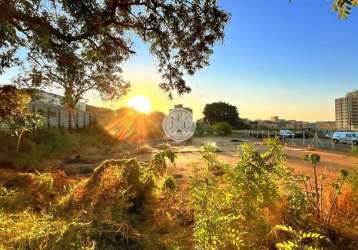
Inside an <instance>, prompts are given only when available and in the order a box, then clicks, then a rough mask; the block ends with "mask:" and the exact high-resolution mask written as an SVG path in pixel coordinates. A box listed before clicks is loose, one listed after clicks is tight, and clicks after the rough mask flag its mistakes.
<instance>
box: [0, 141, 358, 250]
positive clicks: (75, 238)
mask: <svg viewBox="0 0 358 250" xmlns="http://www.w3.org/2000/svg"><path fill="white" fill-rule="evenodd" d="M265 143H266V149H265V150H258V149H257V148H256V147H255V146H253V145H251V144H242V145H241V146H240V148H239V154H240V158H239V161H238V163H237V164H235V165H234V166H231V165H229V164H227V163H225V162H222V161H220V160H219V158H218V155H217V153H218V149H217V148H216V145H215V144H213V143H212V144H208V145H205V146H204V147H203V148H202V152H201V155H202V160H203V161H202V162H201V163H198V164H197V165H195V166H193V167H194V168H195V174H194V178H193V181H192V183H191V186H189V187H188V191H189V193H186V192H185V191H184V190H183V189H182V187H180V186H179V185H178V183H177V177H176V176H174V175H173V176H172V175H170V174H169V172H172V170H174V168H175V165H174V163H175V159H176V155H175V154H174V153H173V152H172V151H171V150H170V148H169V147H162V149H161V150H160V151H158V152H156V153H155V154H154V155H153V156H152V158H151V159H150V160H148V161H140V160H138V159H136V158H129V159H117V160H106V161H104V162H102V163H101V164H100V165H99V166H98V167H97V168H96V169H95V170H94V172H93V174H92V175H90V176H89V177H87V178H82V179H81V180H73V179H71V178H68V177H66V176H63V175H60V174H54V173H39V172H35V173H19V172H16V171H13V172H12V173H8V172H4V173H2V174H0V177H1V178H0V186H1V191H0V207H1V211H0V239H1V240H0V248H1V247H2V248H5V249H11V248H15V249H213V250H215V249H355V246H357V244H358V242H357V232H358V228H357V211H358V210H357V209H358V207H357V204H358V203H357V197H358V196H357V194H358V174H357V172H352V173H348V172H346V171H342V172H341V176H339V177H337V180H335V181H334V180H333V181H329V182H328V181H325V179H324V178H321V177H320V176H318V175H317V173H318V172H317V171H316V170H317V168H319V167H320V166H319V160H320V157H319V156H318V155H316V154H314V155H308V156H307V157H305V159H306V160H307V161H308V162H310V163H311V165H312V174H311V175H310V177H308V176H302V175H297V174H295V172H294V171H292V169H290V168H289V167H288V166H286V156H285V153H284V151H283V149H282V147H281V145H280V144H279V143H278V142H277V141H275V140H271V139H270V140H267V141H266V142H265ZM168 170H170V171H168ZM311 179H312V181H311ZM315 179H317V180H316V181H315ZM326 182H327V183H326Z"/></svg>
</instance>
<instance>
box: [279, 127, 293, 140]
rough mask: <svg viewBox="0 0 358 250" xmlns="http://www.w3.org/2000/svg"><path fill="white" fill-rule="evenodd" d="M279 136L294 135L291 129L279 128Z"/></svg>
mask: <svg viewBox="0 0 358 250" xmlns="http://www.w3.org/2000/svg"><path fill="white" fill-rule="evenodd" d="M280 137H281V138H288V137H290V138H292V137H295V133H293V132H292V131H291V130H288V129H281V130H280Z"/></svg>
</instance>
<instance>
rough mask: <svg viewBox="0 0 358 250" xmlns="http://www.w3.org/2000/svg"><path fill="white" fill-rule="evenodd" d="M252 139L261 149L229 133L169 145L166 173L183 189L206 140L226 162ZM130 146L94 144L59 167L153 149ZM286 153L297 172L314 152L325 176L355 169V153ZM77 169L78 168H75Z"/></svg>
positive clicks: (87, 166) (308, 170)
mask: <svg viewBox="0 0 358 250" xmlns="http://www.w3.org/2000/svg"><path fill="white" fill-rule="evenodd" d="M245 142H248V143H253V144H254V145H255V146H256V147H257V148H258V149H259V150H264V148H265V147H264V146H263V144H262V142H258V141H237V140H235V139H234V138H233V137H211V138H208V137H203V138H193V139H192V140H191V142H190V143H187V144H186V145H175V144H173V145H172V149H173V150H174V151H175V152H176V153H177V159H176V163H175V166H170V167H169V174H171V175H173V176H174V177H175V178H176V179H177V183H178V187H179V188H180V189H181V190H183V191H184V189H186V188H187V187H188V186H189V185H190V183H191V182H192V179H193V178H194V175H195V169H196V168H197V167H200V165H202V164H203V160H202V159H201V153H200V147H202V146H203V145H205V144H207V143H215V144H216V146H217V148H218V149H219V151H220V152H219V153H218V155H219V159H220V160H222V161H225V162H227V163H228V164H230V165H235V164H236V163H237V162H238V161H239V159H240V156H239V154H238V147H239V146H240V145H241V144H242V143H245ZM131 150H133V147H132V148H131V149H128V151H126V148H123V147H120V146H118V147H113V148H107V149H105V150H103V149H101V147H98V148H94V149H92V150H90V151H88V152H86V153H84V154H81V156H80V158H81V159H80V160H79V161H76V159H72V160H69V161H67V162H66V161H65V162H62V163H61V168H63V169H64V170H65V172H66V173H68V174H70V175H73V173H77V174H79V175H88V174H90V172H91V170H92V169H93V168H94V167H96V166H97V165H98V164H99V163H100V162H101V161H103V160H105V159H115V158H123V157H133V156H135V157H137V158H138V159H139V160H142V161H146V160H149V159H150V158H151V156H152V154H153V153H154V152H155V151H156V150H157V149H156V148H155V147H152V146H149V145H147V144H145V143H143V144H139V145H138V146H137V147H136V150H135V151H136V152H134V153H133V152H131ZM284 150H285V152H286V154H287V165H288V166H289V167H291V168H293V169H294V171H295V172H296V173H298V174H301V173H302V174H306V175H311V174H312V167H311V165H310V164H309V163H307V162H304V161H303V156H304V155H305V154H312V153H318V154H319V155H320V156H321V162H320V164H319V165H318V170H317V171H318V174H319V175H324V176H326V177H327V178H328V179H335V178H336V177H337V176H338V175H339V171H340V170H341V169H346V170H353V169H358V157H357V156H349V155H347V154H344V153H342V152H334V151H320V150H315V151H312V150H308V149H303V148H292V147H288V146H284ZM77 170H79V171H77Z"/></svg>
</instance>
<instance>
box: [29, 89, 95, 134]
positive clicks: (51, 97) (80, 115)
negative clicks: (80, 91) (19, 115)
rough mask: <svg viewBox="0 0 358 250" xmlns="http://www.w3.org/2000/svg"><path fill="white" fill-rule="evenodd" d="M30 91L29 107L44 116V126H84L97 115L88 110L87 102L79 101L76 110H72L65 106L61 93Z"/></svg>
mask: <svg viewBox="0 0 358 250" xmlns="http://www.w3.org/2000/svg"><path fill="white" fill-rule="evenodd" d="M28 91H29V93H30V95H31V96H32V100H31V102H30V103H29V109H30V110H31V111H32V112H34V113H38V114H40V115H41V116H43V118H44V127H47V128H49V127H57V128H60V127H61V128H84V127H88V126H89V125H90V124H91V121H92V120H94V119H95V115H93V114H92V115H91V113H89V112H87V111H86V103H83V102H79V103H78V104H77V105H76V107H75V110H71V111H70V110H68V109H66V108H65V107H64V106H63V104H62V100H63V97H62V96H60V95H56V94H52V93H48V92H46V91H42V90H37V89H29V90H28Z"/></svg>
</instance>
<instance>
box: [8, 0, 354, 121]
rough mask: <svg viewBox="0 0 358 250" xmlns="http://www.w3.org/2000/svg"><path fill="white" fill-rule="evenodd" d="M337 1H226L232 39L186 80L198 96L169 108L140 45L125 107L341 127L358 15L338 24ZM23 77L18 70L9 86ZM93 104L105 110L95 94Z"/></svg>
mask: <svg viewBox="0 0 358 250" xmlns="http://www.w3.org/2000/svg"><path fill="white" fill-rule="evenodd" d="M331 2H332V0H317V1H312V0H294V1H292V3H289V1H288V0H287V1H286V0H283V1H282V0H280V1H279V0H271V1H267V0H250V1H247V0H235V1H233V0H220V1H219V3H220V6H221V7H222V8H224V9H225V10H227V11H228V12H230V13H231V21H230V24H229V25H228V26H227V28H226V38H225V41H224V42H223V43H222V44H217V45H216V46H215V48H214V55H213V56H212V57H211V61H210V66H209V67H207V68H205V69H204V70H202V71H201V72H198V73H197V74H196V75H195V76H192V77H187V78H186V79H187V82H188V83H189V85H190V86H191V87H192V92H191V93H190V94H186V95H185V96H184V97H180V98H178V97H175V98H174V100H173V101H170V100H169V99H168V98H167V96H166V94H165V93H163V92H162V91H161V90H160V89H159V88H158V83H159V82H160V81H161V79H160V75H159V74H158V73H157V67H156V61H155V59H154V58H153V57H152V56H151V55H150V54H149V52H148V48H147V46H146V45H145V44H143V43H142V42H140V41H139V40H138V39H135V50H136V51H137V55H136V56H134V57H133V58H132V59H131V60H130V61H128V62H127V63H125V64H124V65H123V75H124V77H125V79H127V80H129V81H130V82H131V84H132V90H131V92H130V93H129V94H128V96H127V97H125V98H123V99H122V100H120V101H116V102H112V103H106V104H105V105H106V106H112V107H114V108H118V107H120V106H125V105H127V102H128V100H129V99H130V98H132V97H133V96H136V95H143V96H147V97H148V98H149V99H150V100H151V102H152V109H153V110H159V111H165V112H167V111H168V109H169V108H170V107H171V106H173V105H174V104H176V103H183V104H184V105H185V106H189V107H191V108H192V109H193V110H194V116H195V118H200V117H201V112H202V109H203V107H204V105H205V104H206V103H210V102H215V101H225V102H229V103H231V104H234V105H236V106H238V108H239V113H240V117H244V118H250V119H258V118H260V119H269V118H270V116H273V115H278V116H280V117H282V118H285V119H297V120H307V121H317V120H334V119H335V117H334V98H336V97H341V96H344V95H345V94H346V92H348V91H351V90H354V89H358V9H353V11H352V14H351V15H350V17H349V19H348V20H339V19H337V14H336V13H335V12H333V11H331ZM14 74H16V70H12V71H10V72H8V73H7V74H5V75H4V76H3V79H2V80H3V82H6V81H9V79H11V76H13V75H14ZM88 101H89V103H91V104H97V105H98V104H99V105H104V104H103V103H102V102H101V101H100V100H99V98H98V97H96V96H95V95H88Z"/></svg>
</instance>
